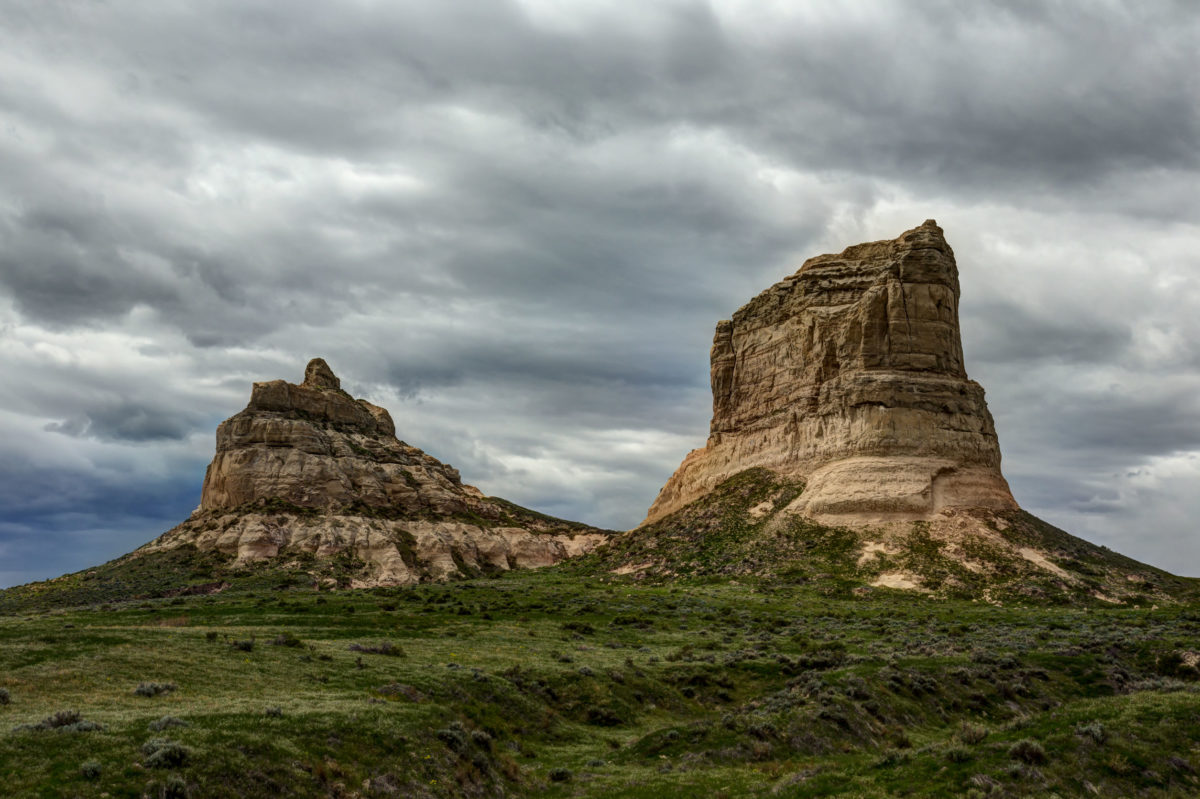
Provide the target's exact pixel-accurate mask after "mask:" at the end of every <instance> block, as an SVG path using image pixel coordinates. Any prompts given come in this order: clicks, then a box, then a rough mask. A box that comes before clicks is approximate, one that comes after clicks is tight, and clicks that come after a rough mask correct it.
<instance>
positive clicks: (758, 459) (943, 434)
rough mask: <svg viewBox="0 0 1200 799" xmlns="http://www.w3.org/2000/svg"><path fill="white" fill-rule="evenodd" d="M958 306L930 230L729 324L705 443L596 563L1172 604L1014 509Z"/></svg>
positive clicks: (1149, 584) (810, 275) (855, 256)
mask: <svg viewBox="0 0 1200 799" xmlns="http://www.w3.org/2000/svg"><path fill="white" fill-rule="evenodd" d="M958 300H959V283H958V267H957V264H956V263H955V260H954V251H953V250H952V249H951V248H950V245H949V244H947V243H946V239H945V237H944V236H943V233H942V229H941V228H940V227H938V225H937V223H936V222H934V221H933V220H929V221H927V222H925V223H924V224H922V225H921V226H919V227H916V228H913V229H912V230H909V231H906V232H905V233H903V234H901V235H900V236H899V237H898V238H896V239H894V240H892V241H875V242H870V243H867V244H858V245H855V246H853V247H848V248H847V249H845V250H843V251H842V252H841V253H838V254H836V255H819V256H817V257H815V258H810V259H809V260H807V261H805V262H804V264H803V265H802V266H801V267H800V269H799V270H797V271H796V272H795V274H793V275H791V276H790V277H787V278H784V279H783V280H781V281H780V282H778V283H776V284H775V285H774V286H772V287H771V288H769V289H767V290H766V291H764V292H762V293H761V294H759V295H758V296H757V297H755V298H754V299H753V300H751V301H750V302H748V303H747V304H746V305H744V306H743V307H742V308H740V309H739V310H738V311H737V312H736V313H735V314H734V315H733V318H732V319H730V320H727V321H722V322H718V323H717V331H716V336H715V339H714V342H713V348H712V354H711V363H712V392H713V416H712V424H711V427H710V431H709V437H708V442H707V444H706V445H705V446H704V447H703V448H702V449H698V450H694V451H692V452H691V453H690V454H688V456H687V457H686V458H684V461H683V463H682V465H680V467H679V469H678V471H676V472H675V474H674V475H673V476H672V477H671V478H670V480H668V481H667V484H666V485H665V486H664V487H663V488H662V490H661V491H660V492H659V495H658V498H657V499H656V500H655V502H654V504H653V505H652V506H651V508H650V510H649V513H648V514H647V517H646V520H645V521H644V522H642V524H641V526H639V527H638V528H637V529H636V530H633V531H630V532H629V533H627V534H625V535H623V536H621V537H620V538H619V539H616V540H614V541H613V543H612V544H611V545H610V546H608V547H606V548H605V550H604V551H603V552H601V553H599V557H600V558H601V559H602V560H603V562H604V563H605V564H606V565H607V566H609V567H610V568H611V569H612V570H614V571H618V572H621V573H632V572H637V573H644V574H647V575H649V574H659V575H666V576H670V575H676V574H689V573H723V574H746V573H749V574H759V575H765V574H768V573H776V574H778V573H782V572H789V573H793V574H795V575H797V576H798V578H800V579H818V578H821V577H829V576H830V575H835V576H837V578H838V579H839V580H842V581H843V583H844V585H847V586H852V585H858V586H860V587H861V589H862V590H867V591H869V590H871V589H872V588H899V589H906V590H914V591H922V592H929V593H936V594H940V595H943V596H954V597H960V598H973V599H982V600H985V601H1002V600H1010V599H1016V600H1023V599H1030V598H1035V599H1047V600H1051V601H1060V602H1077V601H1100V602H1110V603H1118V602H1146V601H1160V600H1166V599H1167V598H1169V597H1170V596H1177V595H1179V594H1180V592H1181V591H1184V590H1185V586H1184V585H1183V584H1182V583H1180V581H1179V579H1178V578H1175V577H1173V576H1171V575H1169V574H1167V573H1166V572H1161V571H1159V570H1157V569H1152V568H1150V567H1148V566H1146V565H1145V564H1141V563H1138V562H1136V561H1133V560H1130V559H1128V558H1122V557H1121V556H1118V555H1116V554H1115V553H1112V552H1109V551H1108V550H1105V549H1103V548H1101V547H1097V546H1094V545H1092V544H1089V543H1088V542H1086V541H1083V540H1081V539H1078V538H1076V537H1074V536H1071V535H1069V534H1068V533H1065V532H1063V531H1062V530H1058V529H1056V528H1054V527H1052V526H1051V525H1049V524H1046V523H1045V522H1043V521H1041V520H1039V519H1037V518H1035V517H1033V516H1031V515H1030V514H1028V513H1025V512H1024V511H1022V510H1021V509H1020V508H1019V507H1018V506H1017V503H1016V501H1015V500H1014V499H1013V496H1012V493H1011V492H1010V491H1009V487H1008V483H1007V482H1006V481H1005V479H1004V476H1003V475H1002V474H1001V472H1000V446H999V442H998V441H997V438H996V430H995V426H994V425H993V422H992V416H991V414H990V413H989V412H988V409H987V404H986V402H985V401H984V396H983V388H982V387H981V386H980V385H979V384H978V383H976V382H975V381H973V380H971V379H969V378H968V377H967V372H966V368H965V364H964V362H963V349H962V341H961V338H960V335H959V322H958Z"/></svg>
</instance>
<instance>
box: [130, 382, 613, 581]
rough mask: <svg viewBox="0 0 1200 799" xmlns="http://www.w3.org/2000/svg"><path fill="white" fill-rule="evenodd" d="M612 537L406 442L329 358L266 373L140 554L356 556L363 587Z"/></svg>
mask: <svg viewBox="0 0 1200 799" xmlns="http://www.w3.org/2000/svg"><path fill="white" fill-rule="evenodd" d="M607 535H608V534H607V532H606V531H602V530H598V529H595V528H591V527H588V526H586V525H582V524H576V523H574V522H566V521H562V520H560V519H553V518H551V517H548V516H544V515H542V514H538V513H536V512H534V511H530V510H527V509H525V508H522V507H520V506H518V505H514V504H512V503H510V502H507V501H505V500H502V499H498V498H493V497H485V496H484V495H483V494H482V493H481V492H480V491H479V490H478V489H477V488H475V487H473V486H469V485H466V484H464V483H463V482H462V479H461V477H460V475H459V473H458V471H457V470H456V469H454V468H452V467H450V466H448V465H446V464H444V463H442V462H440V461H439V460H437V459H436V458H434V457H432V456H430V455H427V454H426V453H424V452H422V451H421V450H420V449H417V448H416V447H413V446H410V445H408V444H406V443H404V442H403V441H400V440H398V439H397V438H396V428H395V424H394V423H393V422H392V418H391V416H390V415H389V414H388V412H387V411H386V410H385V409H383V408H380V407H378V406H376V405H372V404H371V403H369V402H367V401H366V400H361V399H360V400H356V399H354V398H352V397H351V396H350V395H349V394H347V393H346V392H345V391H343V390H342V388H341V382H340V381H339V380H338V378H337V376H336V375H334V373H333V371H332V370H331V369H330V368H329V365H328V364H326V363H325V361H323V360H321V359H320V358H317V359H315V360H313V361H311V362H310V363H309V364H308V368H307V369H306V370H305V375H304V382H303V383H300V384H299V385H296V384H293V383H288V382H287V381H284V380H274V381H271V382H268V383H255V384H254V387H253V390H252V392H251V395H250V403H249V405H247V406H246V409H245V410H243V411H242V412H241V413H238V414H236V415H235V416H233V417H231V418H229V419H227V420H225V421H224V422H222V423H221V424H220V426H219V427H218V428H217V451H216V455H215V457H214V458H213V460H212V463H211V464H210V465H209V467H208V472H207V474H206V475H205V478H204V487H203V491H202V494H201V500H200V507H199V508H197V510H196V512H195V513H193V514H192V516H191V517H190V518H189V519H188V520H187V521H185V522H184V523H183V524H181V525H179V526H178V527H176V528H174V529H172V530H170V531H168V532H167V533H164V534H163V535H162V536H160V537H159V538H158V539H156V540H155V541H153V542H151V543H150V544H147V545H146V546H145V547H143V548H142V550H140V551H154V550H161V549H169V548H173V547H179V546H185V545H194V546H196V547H198V548H200V549H202V550H206V549H216V550H219V551H221V552H223V553H227V554H231V555H236V556H237V558H238V560H239V561H241V562H250V561H256V560H263V559H268V558H285V559H286V558H298V557H299V558H303V557H304V556H314V555H315V556H316V557H318V558H329V557H334V556H337V555H343V556H346V557H347V558H349V559H350V560H353V561H357V562H361V564H362V567H361V568H360V569H359V573H358V574H356V576H355V579H354V584H355V585H358V586H363V585H401V584H406V583H412V582H417V581H419V580H422V579H444V578H447V577H451V576H455V575H460V574H466V573H473V572H488V571H503V570H507V569H510V568H518V567H537V566H546V565H550V564H553V563H556V562H558V561H560V560H562V559H564V558H567V557H571V556H574V555H579V554H582V553H584V552H587V551H589V550H591V549H592V548H593V547H595V546H596V545H597V544H599V543H600V542H602V541H604V540H606V539H607Z"/></svg>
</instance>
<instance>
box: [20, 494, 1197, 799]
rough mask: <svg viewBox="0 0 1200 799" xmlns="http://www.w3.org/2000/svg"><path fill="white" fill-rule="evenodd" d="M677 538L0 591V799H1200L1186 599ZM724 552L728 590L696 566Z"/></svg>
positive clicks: (156, 563)
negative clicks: (955, 586)
mask: <svg viewBox="0 0 1200 799" xmlns="http://www.w3.org/2000/svg"><path fill="white" fill-rule="evenodd" d="M792 490H793V489H791V488H789V487H787V486H782V487H781V486H779V485H775V484H773V483H772V484H764V483H762V482H761V481H753V480H745V482H743V483H740V484H739V483H734V484H733V485H727V486H726V487H725V491H724V493H723V494H720V493H719V494H718V496H717V497H715V498H714V503H715V504H710V505H709V506H708V507H693V508H691V512H693V513H695V514H696V515H697V516H698V517H699V516H702V515H703V514H711V515H712V516H713V518H717V517H719V516H720V515H721V514H723V513H725V514H731V515H736V514H741V515H738V518H739V519H741V518H745V515H744V514H743V513H742V511H743V510H744V508H745V507H746V505H745V503H747V502H749V503H751V506H753V507H757V506H759V505H761V504H762V503H763V502H772V503H784V502H787V501H790V500H789V499H788V492H790V491H792ZM781 491H782V493H778V492H781ZM740 492H745V494H746V495H745V496H743V497H740V498H737V499H736V501H735V497H736V495H738V494H740ZM685 510H688V509H685ZM667 521H669V520H667ZM701 523H702V519H693V520H692V521H689V522H687V523H686V524H684V523H681V522H680V521H679V520H678V519H676V521H675V522H674V524H676V527H675V528H674V532H671V531H670V530H664V529H661V528H660V533H661V534H662V536H663V537H662V539H661V540H660V542H659V546H660V547H661V548H662V549H660V550H659V552H661V551H662V550H663V549H672V548H678V552H677V553H675V554H673V555H672V558H673V559H675V561H676V563H678V564H680V565H679V567H678V568H676V569H675V573H673V574H668V573H667V572H666V571H665V570H662V569H659V568H658V567H657V566H656V567H654V568H646V569H643V570H640V571H638V572H634V573H629V574H624V575H617V574H613V573H612V572H611V570H610V569H611V568H612V566H613V563H614V562H615V561H609V560H606V558H617V557H620V558H624V557H625V555H628V554H630V553H629V552H628V551H626V552H625V553H622V552H621V551H620V547H632V548H639V547H644V542H643V541H640V540H639V539H637V538H635V537H626V538H624V539H622V540H621V541H618V542H615V543H614V545H613V546H614V547H615V549H614V551H615V552H617V555H613V554H612V552H610V553H609V554H607V555H596V556H592V557H589V558H585V559H583V560H581V561H579V562H569V563H567V564H562V565H560V566H558V567H555V568H551V569H544V570H538V571H514V572H509V573H505V574H503V575H499V576H496V577H491V578H486V579H485V578H479V579H471V580H462V581H458V582H452V583H443V584H422V585H417V586H410V587H399V588H375V589H363V590H357V591H355V590H346V589H341V588H338V587H337V586H338V585H339V584H340V583H339V581H336V580H329V579H328V575H325V574H323V573H322V572H320V571H319V569H310V570H304V569H300V570H298V569H297V568H296V567H295V565H294V564H295V563H296V562H302V561H297V560H294V559H293V560H289V559H287V558H282V559H279V560H276V561H272V562H271V563H263V564H258V565H256V566H252V567H248V568H234V567H233V565H232V564H231V563H230V562H229V561H228V559H225V558H222V557H221V556H218V555H215V554H212V553H199V552H196V551H194V550H188V549H181V550H176V551H171V552H160V553H152V554H146V555H143V556H140V557H135V558H124V559H120V560H118V561H114V562H113V563H110V564H106V565H104V566H100V567H97V568H96V569H93V570H89V571H88V572H82V573H79V574H75V575H68V576H66V577H64V578H60V579H58V580H55V581H49V582H46V583H39V584H34V585H29V586H22V587H18V588H14V589H9V590H8V591H4V592H0V781H2V782H0V784H3V786H4V791H5V795H11V796H16V797H23V796H30V797H34V796H36V797H75V796H102V795H107V796H109V797H142V796H148V797H168V796H170V797H209V796H246V797H278V796H301V797H364V799H365V798H366V797H389V796H396V797H461V796H479V797H485V796H548V797H653V798H654V799H661V797H664V796H692V795H701V796H709V797H713V798H714V799H715V798H717V797H741V796H751V797H756V796H761V797H775V796H782V797H818V796H860V797H894V796H913V797H924V796H964V797H1024V796H1054V795H1057V796H1060V797H1073V796H1081V797H1082V796H1114V797H1115V796H1144V797H1176V796H1178V797H1185V796H1196V795H1198V794H1200V755H1198V754H1197V752H1200V692H1198V690H1197V689H1198V688H1200V671H1198V667H1200V604H1197V603H1195V602H1194V601H1193V600H1192V599H1191V596H1192V595H1191V594H1190V593H1189V592H1190V591H1191V590H1193V589H1192V588H1191V581H1186V580H1182V581H1180V582H1179V583H1178V584H1174V583H1172V584H1170V585H1169V586H1168V585H1167V584H1166V583H1160V585H1159V590H1162V589H1163V588H1164V587H1171V586H1174V588H1173V589H1172V590H1176V591H1177V596H1176V598H1175V599H1174V600H1172V601H1163V602H1160V603H1159V604H1158V605H1157V606H1155V605H1153V604H1150V603H1148V602H1147V603H1142V604H1141V606H1140V607H1138V606H1133V604H1132V603H1127V604H1125V605H1114V604H1111V603H1108V602H1100V601H1090V602H1089V601H1083V600H1081V601H1079V602H1076V603H1073V604H1063V603H1062V602H1061V601H1060V600H1059V598H1058V597H1057V596H1055V595H1053V594H1052V593H1051V594H1047V595H1045V596H1040V595H1039V594H1038V593H1037V592H1027V593H1025V594H1022V593H1020V592H1019V591H1017V590H1015V588H1014V589H1013V590H1012V591H1011V592H1010V593H1009V594H1007V595H1010V596H1012V597H1014V599H1013V601H1004V602H1002V603H999V602H997V603H989V602H983V601H970V600H967V599H962V598H956V597H955V596H953V595H952V593H950V594H947V593H937V592H930V593H916V592H912V591H899V590H893V589H888V588H869V587H868V586H869V580H870V577H871V573H870V570H869V569H867V571H865V572H860V571H859V569H858V567H857V565H856V563H857V561H856V552H857V549H856V547H857V544H856V542H855V540H854V539H853V534H851V533H849V532H848V531H838V530H836V529H831V528H821V529H819V530H818V529H815V528H814V530H813V531H810V535H809V537H808V538H807V539H805V538H802V537H796V538H790V539H785V540H784V544H785V545H786V546H785V547H782V548H781V549H780V550H779V551H780V552H785V553H793V554H789V555H787V557H788V558H791V559H792V560H780V561H778V562H777V563H776V566H777V567H778V568H775V569H774V570H770V569H765V568H762V566H763V565H764V564H766V563H767V558H768V555H769V554H770V553H764V551H763V550H762V548H761V547H757V548H756V547H755V546H751V545H750V544H749V543H748V542H749V541H752V540H754V538H755V537H756V536H759V535H760V534H761V533H762V531H761V530H760V529H759V528H757V527H756V526H755V524H751V523H748V524H747V526H746V527H743V528H741V529H739V530H728V529H727V528H723V529H725V530H726V532H720V531H718V534H716V535H714V536H711V537H709V536H697V537H695V538H694V539H691V541H690V546H691V555H690V558H683V557H681V556H682V554H683V553H684V552H685V545H684V543H682V542H684V541H687V540H688V539H687V536H688V535H689V533H688V528H689V526H690V525H699V524H701ZM1018 532H1019V530H1018ZM772 534H773V533H772ZM788 535H790V533H789V534H788ZM1073 540H1077V539H1073ZM805 541H809V542H814V541H815V542H816V543H813V544H811V545H806V544H805ZM1069 544H1071V542H1070V541H1067V542H1065V543H1064V544H1063V546H1066V545H1069ZM801 551H802V552H803V553H807V554H806V556H803V557H802V556H801V555H796V554H794V553H796V552H801ZM633 554H634V555H636V556H637V558H639V559H641V560H642V561H645V560H654V559H655V558H656V557H659V555H658V554H657V553H655V552H654V551H653V550H648V551H643V550H642V549H637V550H636V551H635V552H633ZM1078 555H1079V556H1080V557H1081V558H1082V557H1090V556H1091V550H1088V551H1086V552H1085V551H1080V552H1079V553H1078ZM738 557H741V558H742V559H743V560H745V561H746V562H747V563H748V564H749V565H750V566H751V568H745V569H743V568H739V569H735V570H729V571H727V570H724V569H723V566H722V562H726V563H728V562H731V561H732V560H733V559H735V558H738ZM621 562H625V561H621ZM655 562H656V563H664V562H665V558H664V559H663V560H661V561H655ZM284 564H292V565H291V566H288V567H287V568H284ZM689 564H693V565H689ZM309 565H311V564H309ZM321 568H325V567H324V566H322V567H321ZM328 568H335V569H336V568H352V564H342V565H340V566H338V565H337V564H333V565H330V566H329V567H328ZM1096 568H1099V567H1096ZM1010 579H1012V580H1019V579H1020V578H1019V576H1012V577H1011V578H1010ZM1151 579H1154V580H1162V579H1164V578H1160V577H1158V576H1157V575H1151ZM1171 579H1178V578H1171ZM1016 598H1022V601H1016Z"/></svg>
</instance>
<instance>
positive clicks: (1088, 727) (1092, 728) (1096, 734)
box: [1075, 721, 1108, 744]
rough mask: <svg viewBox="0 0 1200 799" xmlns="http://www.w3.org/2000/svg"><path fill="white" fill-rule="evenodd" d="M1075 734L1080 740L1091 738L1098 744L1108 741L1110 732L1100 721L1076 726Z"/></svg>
mask: <svg viewBox="0 0 1200 799" xmlns="http://www.w3.org/2000/svg"><path fill="white" fill-rule="evenodd" d="M1075 734H1076V735H1078V736H1079V737H1080V738H1091V739H1092V740H1093V741H1094V742H1096V743H1098V744H1102V743H1104V742H1105V741H1107V740H1108V730H1106V729H1104V725H1103V724H1101V723H1100V722H1098V721H1089V722H1086V723H1079V724H1076V725H1075Z"/></svg>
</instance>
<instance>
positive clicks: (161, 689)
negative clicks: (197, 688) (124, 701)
mask: <svg viewBox="0 0 1200 799" xmlns="http://www.w3.org/2000/svg"><path fill="white" fill-rule="evenodd" d="M175 688H176V686H175V683H173V682H140V683H138V686H137V688H134V689H133V693H134V694H135V695H137V696H145V697H155V696H158V695H160V694H169V693H171V692H172V691H174V690H175Z"/></svg>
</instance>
